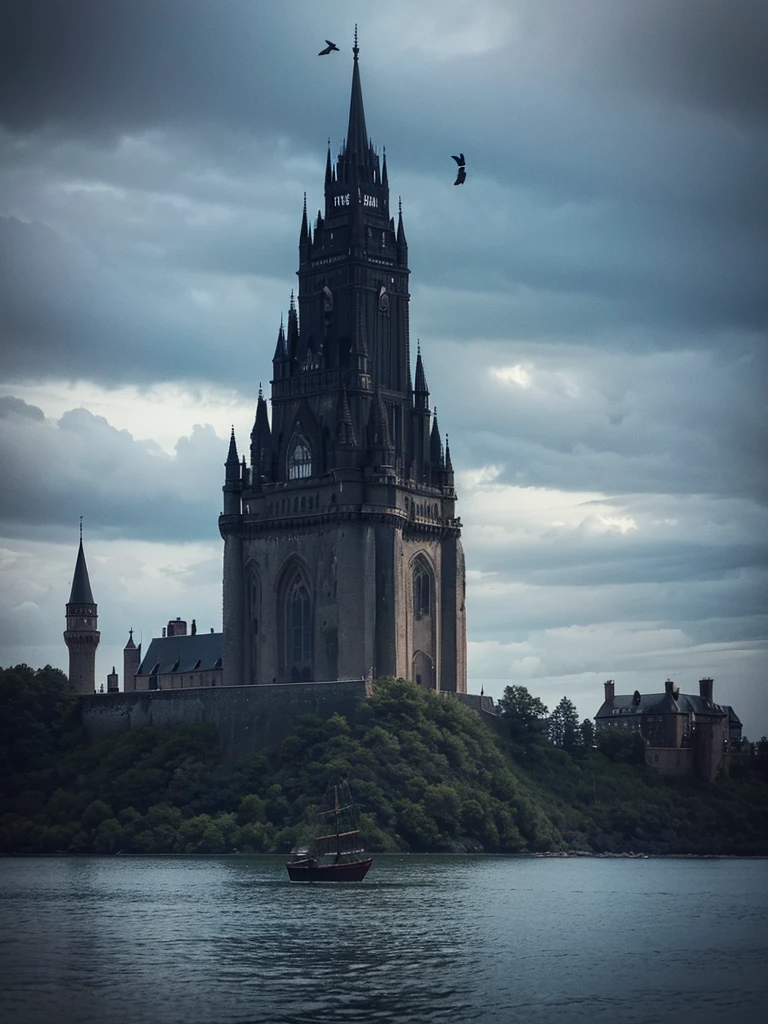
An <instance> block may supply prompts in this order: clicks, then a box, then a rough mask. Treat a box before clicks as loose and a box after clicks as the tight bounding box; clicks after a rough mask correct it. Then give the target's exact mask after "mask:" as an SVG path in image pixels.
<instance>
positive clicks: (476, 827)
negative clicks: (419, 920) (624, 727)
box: [0, 666, 768, 854]
mask: <svg viewBox="0 0 768 1024" xmlns="http://www.w3.org/2000/svg"><path fill="white" fill-rule="evenodd" d="M510 689H513V688H510ZM514 689H516V690H517V691H518V692H517V693H515V694H512V695H511V696H510V698H509V700H507V701H506V709H507V711H508V714H506V715H504V716H502V717H501V718H499V719H497V720H496V721H495V724H496V726H497V728H495V729H493V728H489V727H488V725H486V724H484V722H483V721H481V719H480V716H478V715H477V714H475V713H474V712H471V711H469V710H468V709H467V708H465V707H464V706H463V705H460V704H459V703H458V702H454V701H450V700H446V699H443V698H441V697H439V696H437V695H436V694H432V693H427V692H426V691H424V690H422V689H420V688H418V687H416V686H414V685H412V684H410V683H405V682H402V681H395V680H380V681H378V682H377V684H376V686H375V694H374V697H373V699H372V700H370V701H368V702H367V703H366V705H365V706H364V707H362V708H361V710H360V713H359V715H358V717H357V718H356V720H355V721H348V720H347V719H346V718H344V717H343V716H341V715H338V714H337V715H333V716H332V717H331V718H329V719H327V720H321V719H319V718H317V717H315V716H311V715H308V716H304V717H303V718H302V719H301V721H300V723H299V724H298V726H297V728H296V729H295V730H294V732H293V733H291V734H290V735H289V736H287V737H286V738H285V739H284V740H283V741H282V743H281V744H280V745H279V747H278V748H276V749H274V750H268V751H263V752H261V753H259V754H257V755H255V756H253V757H251V758H250V759H249V760H247V761H245V762H243V763H241V764H239V765H236V766H229V765H227V764H226V763H224V762H223V761H222V758H221V752H220V750H219V746H218V739H217V736H216V734H215V731H214V730H213V729H212V728H211V727H208V726H195V727H184V728H179V729H174V730H159V729H158V730H153V729H136V730H130V731H125V732H120V733H116V734H114V735H113V736H111V737H108V738H106V739H104V740H102V741H101V742H98V743H92V744H88V743H86V742H85V741H84V738H83V737H82V735H81V733H80V731H79V729H78V726H77V722H76V720H75V718H74V717H73V714H72V709H73V705H74V702H75V697H74V695H73V694H72V693H71V692H70V691H69V689H68V687H67V683H66V680H65V678H64V677H63V676H62V675H61V673H59V672H57V671H56V670H53V669H50V668H46V669H43V670H40V671H37V672H35V671H33V670H31V669H29V668H27V667H26V666H20V667H18V668H16V669H7V670H0V723H2V740H3V744H2V748H3V760H2V762H1V764H2V774H1V775H0V784H1V785H2V790H1V791H0V851H1V852H5V853H55V852H83V853H86V852H87V853H91V852H92V853H102V854H113V853H119V852H121V851H122V852H125V853H128V852H132V853H222V852H230V851H233V850H238V851H241V852H271V851H281V852H287V851H288V850H290V849H291V848H293V847H294V846H295V845H297V844H300V843H303V842H305V841H306V840H307V839H308V838H309V836H310V835H311V832H312V825H311V812H312V809H313V807H315V806H316V805H317V804H318V803H319V801H320V800H321V798H322V795H323V793H324V792H325V790H326V788H327V786H328V785H329V783H332V782H334V781H338V780H339V779H346V780H347V781H348V782H349V785H350V787H351V789H352V791H353V793H354V795H355V797H356V800H357V802H358V805H359V807H360V810H361V822H360V823H361V827H362V829H363V831H364V834H365V838H366V841H367V845H368V848H369V849H372V850H379V851H395V850H414V851H415V850H462V849H465V850H476V851H479V850H487V851H503V852H511V853H530V852H544V851H566V850H584V851H591V852H598V853H599V852H615V853H618V852H627V851H630V850H632V851H634V852H649V853H667V852H675V853H697V852H699V853H704V852H714V853H742V854H748V853H763V854H765V853H768V828H767V826H766V822H767V821H768V813H767V812H768V781H767V780H766V778H765V777H764V776H763V775H762V774H761V772H760V770H759V768H760V766H759V765H755V767H754V768H749V769H744V770H742V771H741V773H740V775H739V777H731V778H729V779H723V780H718V781H717V782H716V783H713V784H712V785H709V786H705V785H703V784H699V783H696V782H694V781H692V780H685V781H682V780H676V781H673V780H668V779H665V778H663V777H661V776H659V775H658V774H656V773H655V772H654V771H653V770H652V769H649V768H646V766H645V765H644V764H637V763H633V761H634V760H635V757H634V754H633V751H632V749H631V747H627V748H626V749H624V748H622V749H615V750H614V749H611V750H606V752H605V753H603V752H602V751H601V750H600V749H599V748H595V747H593V746H592V742H591V740H592V736H591V734H589V732H588V730H587V733H586V734H585V730H584V724H582V726H579V725H578V722H577V720H576V718H575V711H574V710H573V707H572V705H570V702H567V703H563V702H561V705H560V706H559V717H558V718H557V719H556V725H555V726H553V725H552V724H551V721H549V720H548V719H547V718H546V714H547V712H546V708H544V707H543V705H540V702H538V704H537V703H533V702H535V701H536V699H535V698H532V699H531V700H530V701H529V700H528V699H527V698H526V692H527V691H525V692H521V691H524V688H514ZM502 703H504V702H502ZM539 705H540V706H539ZM569 705H570V706H569ZM518 711H520V712H521V714H522V720H520V719H516V718H515V715H516V714H517V712H518ZM590 724H591V723H590Z"/></svg>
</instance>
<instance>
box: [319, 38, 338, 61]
mask: <svg viewBox="0 0 768 1024" xmlns="http://www.w3.org/2000/svg"><path fill="white" fill-rule="evenodd" d="M325 41H326V43H328V45H327V46H326V48H325V49H324V50H321V51H320V53H318V55H317V56H318V57H324V56H325V54H326V53H330V52H331V50H338V46H337V45H336V43H332V42H331V40H330V39H326V40H325Z"/></svg>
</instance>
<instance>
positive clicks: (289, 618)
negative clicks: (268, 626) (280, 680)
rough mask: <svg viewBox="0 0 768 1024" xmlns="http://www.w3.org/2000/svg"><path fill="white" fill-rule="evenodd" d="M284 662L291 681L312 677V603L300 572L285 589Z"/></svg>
mask: <svg viewBox="0 0 768 1024" xmlns="http://www.w3.org/2000/svg"><path fill="white" fill-rule="evenodd" d="M285 661H286V665H287V666H288V667H289V668H290V676H291V679H292V680H293V681H298V680H309V679H311V678H312V602H311V600H310V596H309V590H308V588H307V585H306V583H305V581H304V577H303V576H302V574H301V573H300V572H297V573H296V574H295V576H294V577H293V579H292V581H291V583H290V584H289V585H288V588H287V591H286V601H285Z"/></svg>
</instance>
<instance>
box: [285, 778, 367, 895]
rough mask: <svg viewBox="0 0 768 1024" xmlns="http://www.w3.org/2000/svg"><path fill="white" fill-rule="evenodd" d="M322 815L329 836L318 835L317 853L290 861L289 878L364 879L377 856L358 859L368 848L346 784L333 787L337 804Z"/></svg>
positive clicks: (329, 880) (313, 880)
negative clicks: (357, 823)
mask: <svg viewBox="0 0 768 1024" xmlns="http://www.w3.org/2000/svg"><path fill="white" fill-rule="evenodd" d="M320 818H321V821H323V822H326V821H327V822H328V824H327V827H326V828H324V829H322V831H323V832H325V833H326V834H325V835H320V836H315V840H314V852H315V856H310V857H302V858H300V859H299V860H292V861H288V863H287V864H286V865H285V866H286V868H287V869H288V877H289V878H290V880H291V881H292V882H362V880H363V879H364V878H365V876H366V873H367V871H368V868H369V867H370V866H371V864H373V857H369V858H368V859H367V860H355V859H354V858H355V857H359V855H360V854H361V853H364V852H365V851H364V850H363V846H362V842H361V839H360V830H359V829H358V828H357V827H356V822H355V820H354V805H353V803H352V797H351V795H350V792H349V787H348V786H347V785H346V783H345V784H343V786H341V787H340V786H334V787H333V805H332V806H331V807H330V808H329V809H328V810H324V811H320ZM320 858H325V859H324V860H321V859H320Z"/></svg>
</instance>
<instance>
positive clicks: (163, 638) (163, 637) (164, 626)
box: [163, 626, 165, 639]
mask: <svg viewBox="0 0 768 1024" xmlns="http://www.w3.org/2000/svg"><path fill="white" fill-rule="evenodd" d="M163 639H165V626H163Z"/></svg>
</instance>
